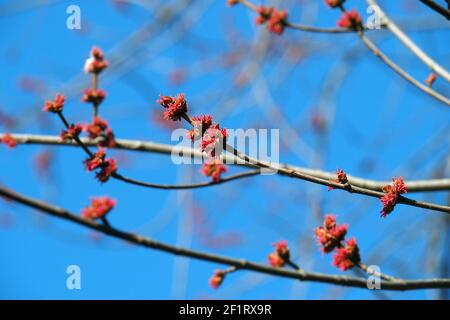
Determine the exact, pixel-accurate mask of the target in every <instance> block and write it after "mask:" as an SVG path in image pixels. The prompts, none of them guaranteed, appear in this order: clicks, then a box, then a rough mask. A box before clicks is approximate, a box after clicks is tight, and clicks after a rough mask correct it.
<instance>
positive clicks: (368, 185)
mask: <svg viewBox="0 0 450 320" xmlns="http://www.w3.org/2000/svg"><path fill="white" fill-rule="evenodd" d="M3 135H4V134H2V133H0V139H1V138H2V137H3ZM11 136H12V137H13V138H14V140H16V142H17V143H18V144H30V145H35V144H36V145H50V146H68V147H76V146H78V144H77V143H75V142H72V141H61V139H60V138H59V137H58V136H52V135H37V134H21V133H14V134H11ZM80 140H81V141H82V142H83V144H85V145H87V146H92V147H95V146H96V145H97V144H98V140H92V139H88V138H80ZM115 141H116V145H115V146H114V147H112V148H111V149H118V150H127V151H139V152H149V153H156V154H164V155H171V154H176V155H180V156H186V157H193V158H196V159H201V158H202V157H203V154H202V153H201V152H200V150H195V149H193V148H186V147H180V146H173V145H170V144H163V143H157V142H153V141H143V140H128V139H116V140H115ZM223 157H224V161H225V163H227V164H235V165H237V166H244V167H248V168H257V166H256V165H254V164H251V163H248V162H245V163H242V161H239V162H238V161H237V159H236V157H235V156H232V155H223ZM274 165H275V166H279V167H281V168H284V169H287V170H294V171H297V172H302V173H305V174H309V175H311V176H314V177H317V178H321V179H323V180H331V179H334V178H336V173H333V172H326V171H322V170H317V169H310V168H304V167H298V166H294V165H292V164H282V163H280V164H274ZM347 178H348V181H349V183H350V184H351V185H352V186H356V187H360V188H363V189H369V190H373V191H381V189H382V187H383V186H385V185H387V184H389V183H391V181H388V180H386V181H376V180H369V179H363V178H360V177H355V176H351V175H347ZM405 183H406V187H407V188H408V193H413V192H433V191H449V190H450V179H429V180H409V181H406V182H405Z"/></svg>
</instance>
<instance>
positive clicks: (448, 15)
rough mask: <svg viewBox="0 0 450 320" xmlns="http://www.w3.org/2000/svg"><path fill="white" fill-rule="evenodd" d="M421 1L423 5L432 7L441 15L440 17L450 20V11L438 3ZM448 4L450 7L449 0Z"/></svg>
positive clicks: (430, 0) (428, 0) (429, 0)
mask: <svg viewBox="0 0 450 320" xmlns="http://www.w3.org/2000/svg"><path fill="white" fill-rule="evenodd" d="M419 1H420V2H422V3H423V4H425V5H427V6H428V7H430V8H431V9H433V10H434V11H436V12H437V13H439V14H440V15H442V16H444V17H445V18H447V20H450V10H448V9H445V8H444V7H441V6H440V5H438V4H437V3H436V2H434V1H432V0H419ZM447 4H448V6H449V7H450V4H449V2H448V0H447Z"/></svg>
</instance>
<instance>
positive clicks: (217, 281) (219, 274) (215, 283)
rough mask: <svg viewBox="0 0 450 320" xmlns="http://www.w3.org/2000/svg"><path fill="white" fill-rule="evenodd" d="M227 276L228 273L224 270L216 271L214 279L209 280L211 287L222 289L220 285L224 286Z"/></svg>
mask: <svg viewBox="0 0 450 320" xmlns="http://www.w3.org/2000/svg"><path fill="white" fill-rule="evenodd" d="M225 276H226V272H225V271H223V270H216V271H214V274H213V275H212V277H211V278H209V285H210V286H211V287H212V288H213V289H218V288H219V287H220V285H221V284H222V282H223V279H225Z"/></svg>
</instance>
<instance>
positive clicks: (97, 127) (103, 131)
mask: <svg viewBox="0 0 450 320" xmlns="http://www.w3.org/2000/svg"><path fill="white" fill-rule="evenodd" d="M84 131H86V132H87V133H88V135H89V138H90V139H96V138H99V137H102V138H103V139H102V140H100V141H99V143H98V145H99V146H100V147H109V148H112V147H114V146H115V145H116V140H115V138H114V133H113V131H112V129H111V128H110V127H109V124H108V122H107V121H106V120H103V119H102V118H100V117H94V118H93V120H92V123H88V124H86V125H85V126H84Z"/></svg>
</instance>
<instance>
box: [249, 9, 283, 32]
mask: <svg viewBox="0 0 450 320" xmlns="http://www.w3.org/2000/svg"><path fill="white" fill-rule="evenodd" d="M258 14H259V15H258V17H257V18H256V24H264V23H266V22H267V30H268V31H270V32H273V33H276V34H279V35H280V34H282V33H283V31H284V28H285V27H286V20H287V12H286V11H284V10H283V11H279V10H277V9H274V8H272V7H264V6H262V5H261V6H259V7H258Z"/></svg>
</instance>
